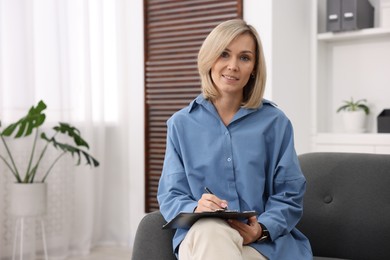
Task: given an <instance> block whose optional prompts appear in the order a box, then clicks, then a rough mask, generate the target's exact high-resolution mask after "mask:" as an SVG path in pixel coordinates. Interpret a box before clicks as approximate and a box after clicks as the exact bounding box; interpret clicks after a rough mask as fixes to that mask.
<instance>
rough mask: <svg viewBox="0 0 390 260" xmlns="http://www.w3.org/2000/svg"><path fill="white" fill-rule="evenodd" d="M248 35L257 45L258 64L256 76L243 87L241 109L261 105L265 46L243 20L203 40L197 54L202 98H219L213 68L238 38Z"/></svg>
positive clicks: (219, 28)
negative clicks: (212, 76)
mask: <svg viewBox="0 0 390 260" xmlns="http://www.w3.org/2000/svg"><path fill="white" fill-rule="evenodd" d="M245 33H248V34H249V35H251V36H252V37H253V40H254V41H255V44H256V61H255V68H254V76H253V77H252V76H251V77H250V79H249V80H248V83H247V84H246V86H245V87H244V98H243V102H242V106H243V107H245V108H258V107H259V106H260V105H261V102H262V99H263V95H264V89H265V81H266V78H267V72H266V66H265V59H264V53H263V47H262V44H261V40H260V37H259V34H258V33H257V31H256V29H255V28H254V27H253V26H251V25H248V24H247V23H246V22H245V21H243V20H241V19H234V20H228V21H225V22H223V23H221V24H219V25H218V26H217V27H215V28H214V29H213V30H212V31H211V32H210V34H209V35H208V36H207V38H206V39H205V40H204V42H203V44H202V47H201V48H200V50H199V54H198V70H199V74H200V78H201V84H202V91H203V96H204V97H205V98H206V99H209V100H215V99H216V98H217V97H218V96H219V92H218V89H217V88H216V87H215V85H214V82H213V80H212V78H211V68H212V66H213V65H214V63H215V62H216V61H217V59H218V58H219V57H220V55H221V53H222V52H223V51H224V50H225V49H226V47H227V46H228V45H229V44H230V42H231V41H232V40H234V39H235V38H236V37H237V36H239V35H242V34H245Z"/></svg>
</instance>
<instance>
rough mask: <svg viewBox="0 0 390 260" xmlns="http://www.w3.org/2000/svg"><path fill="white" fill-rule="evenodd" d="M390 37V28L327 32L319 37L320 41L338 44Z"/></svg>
mask: <svg viewBox="0 0 390 260" xmlns="http://www.w3.org/2000/svg"><path fill="white" fill-rule="evenodd" d="M386 36H390V28H369V29H362V30H357V31H348V32H337V33H333V32H327V33H320V34H318V35H317V39H318V40H319V41H324V42H338V41H347V40H356V39H371V38H379V37H386Z"/></svg>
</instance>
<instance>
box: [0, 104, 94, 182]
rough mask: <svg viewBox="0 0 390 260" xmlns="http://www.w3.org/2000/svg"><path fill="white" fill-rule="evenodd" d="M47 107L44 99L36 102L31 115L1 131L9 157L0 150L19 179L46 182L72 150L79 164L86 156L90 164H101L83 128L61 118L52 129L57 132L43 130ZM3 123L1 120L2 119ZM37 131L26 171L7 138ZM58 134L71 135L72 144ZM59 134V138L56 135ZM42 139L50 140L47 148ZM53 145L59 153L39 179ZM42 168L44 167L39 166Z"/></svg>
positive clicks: (28, 134)
mask: <svg viewBox="0 0 390 260" xmlns="http://www.w3.org/2000/svg"><path fill="white" fill-rule="evenodd" d="M46 108H47V106H46V104H45V103H44V102H43V101H42V100H41V101H39V102H38V104H37V105H36V106H35V107H34V106H32V107H31V108H30V110H29V111H28V113H27V115H25V116H24V117H22V118H21V119H19V120H18V121H17V122H15V123H13V124H10V125H9V126H8V127H6V128H5V129H4V130H3V131H1V132H0V137H1V140H2V143H3V145H4V148H5V151H6V153H7V155H8V158H7V157H6V156H5V155H1V154H0V158H1V159H2V160H3V162H4V163H5V164H6V166H7V167H8V168H9V169H10V170H11V172H12V174H13V175H14V177H15V178H16V182H17V183H33V182H45V180H46V178H47V176H48V175H49V173H50V172H51V170H52V168H53V167H54V165H55V164H56V163H57V162H58V161H59V160H60V159H61V157H62V156H63V155H65V154H71V155H72V157H74V156H77V162H76V164H77V165H80V163H81V160H82V158H84V159H85V161H86V164H87V165H91V166H93V167H97V166H99V162H98V161H97V160H96V159H95V158H94V157H92V156H91V155H90V154H89V153H88V152H87V151H86V150H88V149H89V145H88V143H87V142H86V141H85V140H84V139H83V138H82V137H81V135H80V131H79V130H78V129H77V128H75V127H74V126H71V125H70V124H68V123H62V122H59V123H58V125H57V126H54V127H53V128H52V129H53V130H54V131H53V134H52V135H51V136H48V135H47V134H46V133H44V132H43V131H41V129H40V127H41V126H42V125H43V123H44V122H45V119H46V115H45V114H44V112H43V111H44V110H45V109H46ZM0 127H1V121H0ZM34 132H35V137H34V139H33V143H32V148H31V154H30V158H29V161H28V165H27V168H26V171H25V174H22V173H21V172H20V171H19V168H18V166H17V165H16V163H15V160H14V158H13V156H12V152H11V150H10V148H9V146H8V145H7V139H9V138H11V137H14V138H23V137H27V136H30V135H31V134H33V133H34ZM58 135H60V136H61V135H65V136H68V139H70V140H71V142H70V143H71V144H69V143H62V142H60V141H58V138H57V137H58ZM56 138H57V139H56ZM38 140H42V141H44V142H46V144H45V145H44V146H43V148H42V149H41V150H40V151H38V149H37V142H38ZM49 146H52V147H54V148H56V149H57V150H59V151H60V152H59V154H58V156H57V157H56V158H55V159H54V160H53V162H52V163H51V165H50V166H49V167H48V169H46V170H45V173H44V175H43V177H42V179H40V180H36V175H37V173H38V169H39V165H40V163H41V161H42V159H43V158H44V156H45V154H46V153H47V150H48V148H49ZM36 156H37V157H36ZM39 170H40V169H39Z"/></svg>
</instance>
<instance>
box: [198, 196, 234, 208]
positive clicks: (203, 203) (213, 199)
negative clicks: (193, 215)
mask: <svg viewBox="0 0 390 260" xmlns="http://www.w3.org/2000/svg"><path fill="white" fill-rule="evenodd" d="M226 207H227V201H226V200H221V199H220V198H218V197H217V196H215V195H213V194H208V193H204V194H203V195H202V197H201V198H200V200H198V207H197V208H196V210H195V212H204V211H216V210H218V209H225V208H226Z"/></svg>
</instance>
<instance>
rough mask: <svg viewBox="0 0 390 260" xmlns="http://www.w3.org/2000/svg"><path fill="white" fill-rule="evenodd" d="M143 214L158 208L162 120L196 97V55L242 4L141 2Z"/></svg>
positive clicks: (163, 133)
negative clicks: (143, 90)
mask: <svg viewBox="0 0 390 260" xmlns="http://www.w3.org/2000/svg"><path fill="white" fill-rule="evenodd" d="M144 6H145V113H146V114H145V122H146V125H145V136H146V140H145V147H146V154H145V156H146V160H145V161H146V166H145V169H146V172H145V183H146V184H145V186H146V187H145V189H146V192H145V194H146V198H145V211H146V212H151V211H154V210H157V209H158V203H157V198H156V195H157V188H158V181H159V179H160V175H161V171H162V165H163V161H164V155H165V142H166V121H167V120H168V118H169V117H170V116H171V115H172V114H173V113H175V112H176V111H178V110H180V109H181V108H183V107H185V106H187V105H188V104H189V102H190V101H191V100H193V99H194V98H195V97H196V96H197V95H199V93H200V79H199V75H198V68H197V60H196V59H197V56H198V51H199V48H200V46H201V44H202V43H203V40H204V39H205V37H206V36H207V34H208V33H209V32H210V31H211V30H212V29H213V28H214V27H215V26H216V25H218V24H219V23H220V22H222V21H225V20H228V19H233V18H241V17H242V0H226V1H219V0H218V1H217V0H214V1H210V0H186V1H176V0H144Z"/></svg>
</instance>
